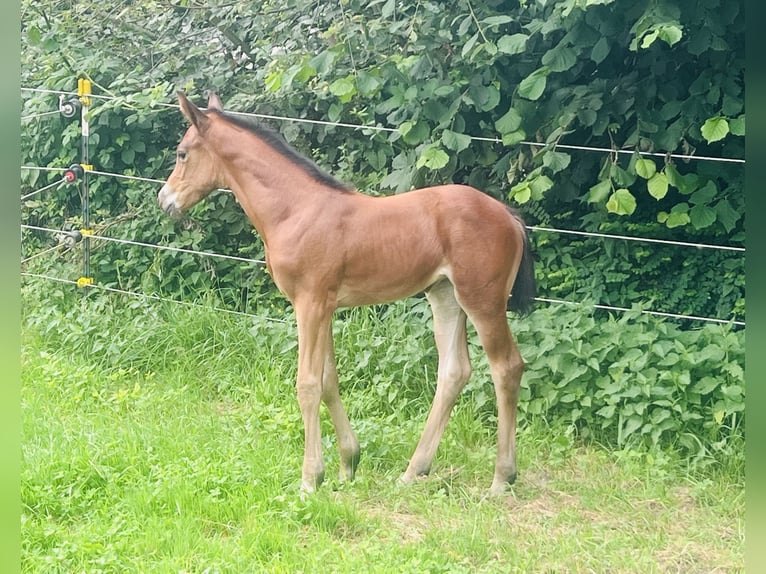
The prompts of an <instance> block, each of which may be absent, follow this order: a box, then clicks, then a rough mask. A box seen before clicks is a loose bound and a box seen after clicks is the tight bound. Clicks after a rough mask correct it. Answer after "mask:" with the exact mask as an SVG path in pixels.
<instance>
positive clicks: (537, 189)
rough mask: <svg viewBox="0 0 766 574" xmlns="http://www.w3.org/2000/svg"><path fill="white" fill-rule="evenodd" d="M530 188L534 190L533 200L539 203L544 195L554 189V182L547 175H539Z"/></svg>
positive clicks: (530, 183)
mask: <svg viewBox="0 0 766 574" xmlns="http://www.w3.org/2000/svg"><path fill="white" fill-rule="evenodd" d="M529 187H530V188H531V190H532V199H534V200H536V201H539V200H541V199H542V198H543V194H544V193H545V192H546V191H548V190H549V189H550V188H552V187H553V181H552V180H551V178H549V177H548V176H547V175H539V176H537V177H536V178H534V179H532V180H531V181H530V182H529Z"/></svg>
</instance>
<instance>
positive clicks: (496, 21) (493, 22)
mask: <svg viewBox="0 0 766 574" xmlns="http://www.w3.org/2000/svg"><path fill="white" fill-rule="evenodd" d="M510 22H513V18H512V17H511V16H508V15H501V16H490V17H488V18H484V19H483V20H482V21H481V23H482V24H486V25H487V26H499V25H501V24H509V23H510Z"/></svg>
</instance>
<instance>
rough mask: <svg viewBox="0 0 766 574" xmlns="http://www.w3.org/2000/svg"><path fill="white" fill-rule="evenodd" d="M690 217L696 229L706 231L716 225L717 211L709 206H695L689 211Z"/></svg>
mask: <svg viewBox="0 0 766 574" xmlns="http://www.w3.org/2000/svg"><path fill="white" fill-rule="evenodd" d="M689 217H690V219H691V223H692V225H693V226H694V228H695V229H704V228H705V227H710V226H711V225H713V223H715V220H716V211H715V209H713V208H712V207H708V206H707V205H695V206H694V207H692V208H691V210H689Z"/></svg>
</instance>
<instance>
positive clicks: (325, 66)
mask: <svg viewBox="0 0 766 574" xmlns="http://www.w3.org/2000/svg"><path fill="white" fill-rule="evenodd" d="M338 55H339V54H338V52H337V51H333V50H325V51H324V52H320V53H319V54H317V55H316V56H314V57H313V58H311V60H309V65H310V66H311V67H312V68H314V69H315V70H316V71H317V73H318V74H319V75H320V76H323V75H325V74H327V73H328V72H329V71H330V69H332V66H333V64H334V63H335V60H336V59H337V58H338Z"/></svg>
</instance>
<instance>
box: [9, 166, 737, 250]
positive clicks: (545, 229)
mask: <svg viewBox="0 0 766 574" xmlns="http://www.w3.org/2000/svg"><path fill="white" fill-rule="evenodd" d="M21 169H27V170H35V169H40V170H45V169H59V168H40V167H35V166H21ZM90 173H92V174H95V175H101V176H107V177H114V178H118V179H128V180H133V181H141V182H148V183H153V184H158V185H159V184H164V183H165V180H162V179H153V178H148V177H140V176H133V175H123V174H118V173H110V172H106V171H97V170H93V171H90ZM57 184H58V183H57ZM57 184H56V185H57ZM51 185H54V184H51ZM44 189H45V188H43V189H40V190H37V191H36V192H33V193H32V194H29V195H34V194H36V193H39V192H40V191H43V190H44ZM220 191H223V192H226V193H232V192H231V190H230V189H220ZM25 197H28V196H24V197H22V199H24V198H25ZM527 229H529V230H530V231H535V232H548V233H562V234H568V235H580V236H583V237H601V238H604V239H624V240H626V241H642V242H646V243H660V244H664V245H677V246H682V247H694V248H697V249H719V250H724V251H738V252H744V251H745V248H744V247H736V246H729V245H714V244H708V243H692V242H688V241H676V240H671V239H655V238H652V237H640V236H635V235H618V234H611V233H598V232H594V231H575V230H570V229H559V228H555V227H540V226H536V225H528V226H527Z"/></svg>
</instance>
